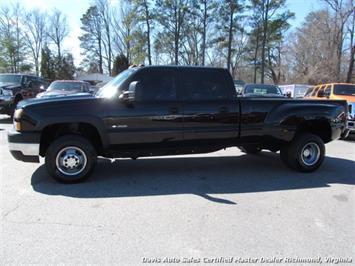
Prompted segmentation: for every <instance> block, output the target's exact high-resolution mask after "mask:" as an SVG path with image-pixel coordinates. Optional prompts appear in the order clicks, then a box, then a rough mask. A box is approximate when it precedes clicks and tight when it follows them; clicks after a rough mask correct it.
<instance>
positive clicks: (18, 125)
mask: <svg viewBox="0 0 355 266" xmlns="http://www.w3.org/2000/svg"><path fill="white" fill-rule="evenodd" d="M22 114H23V109H21V108H20V109H16V110H15V113H14V127H15V130H16V131H21V130H22V127H21V121H16V120H19V119H20V118H21V116H22Z"/></svg>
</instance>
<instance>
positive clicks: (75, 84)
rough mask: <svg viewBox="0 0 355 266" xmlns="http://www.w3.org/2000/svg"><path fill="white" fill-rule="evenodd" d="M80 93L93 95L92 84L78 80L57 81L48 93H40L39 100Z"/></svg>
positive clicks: (50, 86)
mask: <svg viewBox="0 0 355 266" xmlns="http://www.w3.org/2000/svg"><path fill="white" fill-rule="evenodd" d="M78 93H85V94H90V93H93V91H92V90H91V85H90V83H88V82H84V81H78V80H56V81H53V82H52V83H51V85H49V87H48V89H47V90H46V91H44V92H42V93H39V94H38V95H37V98H49V97H58V96H67V95H71V94H78Z"/></svg>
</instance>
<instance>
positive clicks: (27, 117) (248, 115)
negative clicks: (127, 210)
mask: <svg viewBox="0 0 355 266" xmlns="http://www.w3.org/2000/svg"><path fill="white" fill-rule="evenodd" d="M155 71H159V75H158V77H157V78H154V80H155V81H157V80H158V81H159V80H160V79H162V80H163V77H164V76H165V74H164V71H166V73H167V75H170V76H169V77H171V79H167V83H166V84H165V83H164V84H158V83H157V84H158V85H157V86H162V87H164V86H165V87H166V88H167V89H169V90H171V91H172V93H171V94H168V95H165V96H164V97H165V98H161V99H160V98H159V97H157V99H156V100H152V99H149V100H146V101H145V100H144V97H143V98H139V97H140V96H138V95H139V93H142V92H136V97H137V100H136V101H133V102H125V101H122V100H121V99H119V96H120V94H121V93H122V92H123V91H126V90H128V87H129V84H130V83H131V82H132V81H140V82H141V83H143V84H144V75H146V74H147V73H148V74H149V75H153V74H154V72H155ZM149 75H148V76H149ZM164 82H165V81H164ZM204 86H205V87H206V88H209V89H210V92H206V94H204V93H203V92H202V93H201V92H199V90H203V89H204ZM165 87H164V88H165ZM196 88H197V89H196ZM141 89H142V90H144V86H143V88H141ZM195 89H196V90H195ZM115 90H116V91H115V93H114V94H113V95H112V97H108V98H104V97H95V96H85V95H74V96H68V97H56V98H52V99H51V98H49V99H31V100H28V101H22V102H20V104H19V105H18V108H22V109H23V110H24V112H23V116H22V117H21V118H20V119H17V121H19V122H21V124H22V128H23V131H22V132H23V134H25V132H32V133H34V134H38V136H39V137H38V138H39V139H41V143H42V141H43V140H46V139H52V138H54V137H55V136H57V135H56V134H58V135H59V134H65V133H66V132H67V131H70V130H75V131H74V132H76V133H78V134H83V135H85V134H88V132H85V130H86V129H88V128H93V129H94V130H95V131H96V132H97V134H94V135H92V132H91V131H90V134H91V135H88V136H89V137H90V136H95V138H99V139H94V140H95V141H97V143H99V144H97V145H102V147H101V146H100V147H99V148H100V149H99V150H100V152H99V154H100V155H103V156H106V157H139V156H147V155H167V154H183V153H202V152H210V151H214V150H218V149H221V148H225V147H230V146H241V145H243V144H248V143H253V144H258V145H260V146H262V147H264V148H270V149H271V148H272V149H278V148H279V147H280V146H281V145H283V144H284V143H287V142H290V141H292V139H293V138H294V136H295V135H296V134H297V132H299V131H300V130H316V129H317V128H319V129H322V131H320V132H319V134H320V135H322V138H323V140H324V141H325V142H328V141H331V140H333V139H336V138H339V136H340V134H341V133H342V132H343V131H344V130H345V125H346V115H347V113H346V112H347V110H346V108H347V106H346V102H345V101H329V100H328V101H320V100H314V101H313V100H302V99H301V100H299V99H289V98H280V97H276V98H272V97H237V95H236V92H235V88H234V84H233V80H232V78H231V76H230V75H229V73H228V71H227V70H225V69H218V68H202V67H174V66H168V67H142V68H137V69H136V70H135V71H132V74H130V75H129V76H128V77H127V78H126V79H125V80H124V81H123V82H121V83H120V85H119V86H118V87H117V88H115ZM194 90H195V91H194ZM157 94H158V92H157ZM214 95H215V96H214ZM150 96H151V95H150ZM150 96H149V97H150ZM213 97H215V98H213ZM197 98H199V99H197ZM162 99H163V100H162ZM68 125H69V126H68ZM75 125H76V126H75ZM52 126H57V128H56V131H46V129H48V127H52ZM64 128H65V130H64ZM82 128H85V130H84V132H81V131H80V129H82ZM43 132H50V134H49V135H43ZM58 132H59V133H58ZM19 134H22V133H19ZM85 136H86V135H85ZM96 136H97V137H96ZM16 142H20V141H19V140H18V138H17V139H16ZM41 145H42V144H41Z"/></svg>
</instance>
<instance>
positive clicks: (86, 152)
mask: <svg viewBox="0 0 355 266" xmlns="http://www.w3.org/2000/svg"><path fill="white" fill-rule="evenodd" d="M96 161H97V154H96V150H95V148H94V146H93V145H92V144H91V143H90V142H89V141H88V140H87V139H86V138H84V137H81V136H77V135H66V136H63V137H60V138H58V139H56V140H55V141H54V142H53V143H51V144H50V146H49V147H48V149H47V152H46V155H45V165H46V168H47V171H48V173H49V174H50V175H51V176H52V177H53V178H54V179H56V180H57V181H59V182H61V183H78V182H82V181H84V180H85V179H87V178H88V177H89V175H90V174H91V172H92V171H93V169H94V167H95V165H96Z"/></svg>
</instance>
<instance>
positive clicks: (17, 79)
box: [0, 74, 46, 115]
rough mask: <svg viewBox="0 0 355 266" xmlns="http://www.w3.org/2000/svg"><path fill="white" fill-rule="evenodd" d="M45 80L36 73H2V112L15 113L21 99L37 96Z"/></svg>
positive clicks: (0, 83)
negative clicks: (35, 74)
mask: <svg viewBox="0 0 355 266" xmlns="http://www.w3.org/2000/svg"><path fill="white" fill-rule="evenodd" d="M45 85H46V83H45V81H44V80H43V79H42V78H40V77H37V76H34V75H27V74H26V75H25V74H0V114H7V115H13V113H14V110H15V108H16V105H17V103H18V102H19V101H21V100H24V99H28V98H33V97H36V95H37V94H38V93H40V92H42V91H44V90H45Z"/></svg>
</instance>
